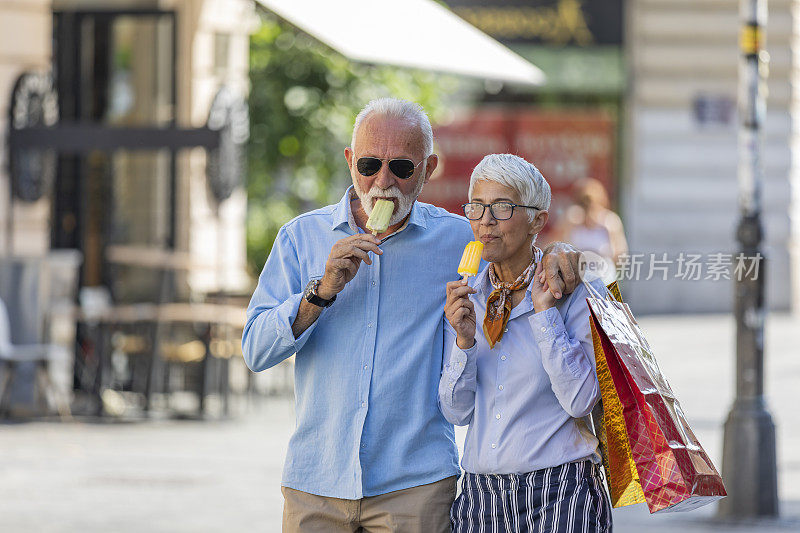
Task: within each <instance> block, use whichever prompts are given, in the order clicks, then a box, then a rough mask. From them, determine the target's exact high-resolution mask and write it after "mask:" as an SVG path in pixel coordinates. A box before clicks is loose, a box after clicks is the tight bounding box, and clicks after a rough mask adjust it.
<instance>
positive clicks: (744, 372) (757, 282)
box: [719, 0, 778, 517]
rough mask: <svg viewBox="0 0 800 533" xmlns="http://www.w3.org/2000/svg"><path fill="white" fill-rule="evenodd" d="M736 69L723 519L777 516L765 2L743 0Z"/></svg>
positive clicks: (764, 0) (723, 465) (723, 462)
mask: <svg viewBox="0 0 800 533" xmlns="http://www.w3.org/2000/svg"><path fill="white" fill-rule="evenodd" d="M740 14H741V18H742V23H743V26H742V33H741V43H740V44H741V50H742V58H741V62H740V64H739V112H740V116H741V129H740V133H739V172H738V174H739V207H740V211H741V218H740V220H739V226H738V228H737V231H736V238H737V240H738V241H739V251H740V253H741V254H742V255H743V257H744V259H745V261H746V263H747V264H749V265H753V267H754V268H753V271H755V273H754V274H753V273H751V274H750V275H742V273H741V272H740V273H739V275H737V276H736V281H735V287H736V292H735V315H736V399H735V400H734V403H733V407H732V408H731V411H730V413H729V415H728V419H727V420H726V422H725V433H724V446H723V458H722V474H723V478H724V480H725V486H726V488H727V491H728V497H727V498H725V499H723V500H722V501H721V502H720V506H719V514H720V516H723V517H757V516H777V514H778V475H777V467H776V458H775V425H774V424H773V422H772V416H771V415H770V414H769V412H768V411H767V406H766V401H765V399H764V318H765V307H764V275H765V267H766V265H765V261H764V259H763V254H762V250H761V242H762V239H763V229H762V225H761V187H762V182H763V169H762V166H761V140H762V139H761V128H762V123H763V119H764V115H765V109H766V98H765V91H764V89H765V87H764V86H765V84H766V76H767V63H768V61H769V56H768V55H767V53H766V51H764V48H763V47H764V37H765V31H764V30H765V24H766V21H767V1H766V0H740Z"/></svg>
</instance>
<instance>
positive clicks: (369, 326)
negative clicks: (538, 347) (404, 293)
mask: <svg viewBox="0 0 800 533" xmlns="http://www.w3.org/2000/svg"><path fill="white" fill-rule="evenodd" d="M367 327H368V328H371V327H372V322H370V323H369V324H367ZM542 329H544V328H542Z"/></svg>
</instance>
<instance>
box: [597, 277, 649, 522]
mask: <svg viewBox="0 0 800 533" xmlns="http://www.w3.org/2000/svg"><path fill="white" fill-rule="evenodd" d="M608 291H609V292H610V293H611V295H612V296H613V297H614V298H615V299H616V300H617V301H618V302H621V301H622V295H621V294H620V291H619V286H618V285H617V282H616V281H614V282H612V283H611V284H610V285H608ZM591 326H592V343H593V344H594V357H595V361H596V363H597V379H598V381H599V383H600V394H601V400H600V401H599V402H597V405H596V406H595V408H594V410H593V411H592V422H593V424H594V431H595V435H597V439H598V440H599V441H600V452H601V456H602V459H603V467H604V468H605V471H606V485H607V486H608V493H609V495H610V496H611V505H612V506H613V507H624V506H626V505H633V504H636V503H644V501H645V498H644V491H643V490H642V486H641V483H640V481H639V474H638V472H637V471H636V463H635V462H634V460H633V455H632V453H631V447H630V444H629V442H628V432H627V430H626V429H625V419H624V418H623V415H622V403H621V402H620V399H619V396H618V395H617V391H616V389H615V388H614V381H613V380H612V378H611V372H610V371H609V370H608V363H607V362H606V358H605V355H604V354H603V348H602V345H601V342H600V336H599V335H598V333H597V329H596V328H595V325H594V321H592V324H591Z"/></svg>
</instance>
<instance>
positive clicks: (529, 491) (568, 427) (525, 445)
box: [439, 154, 611, 533]
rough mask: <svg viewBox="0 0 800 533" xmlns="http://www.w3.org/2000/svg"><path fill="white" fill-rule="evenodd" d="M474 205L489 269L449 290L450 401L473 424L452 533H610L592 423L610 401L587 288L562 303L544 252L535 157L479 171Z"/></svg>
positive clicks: (449, 408) (456, 418)
mask: <svg viewBox="0 0 800 533" xmlns="http://www.w3.org/2000/svg"><path fill="white" fill-rule="evenodd" d="M469 199H470V201H469V203H467V204H464V214H465V215H466V217H467V218H468V219H469V220H470V223H471V224H472V231H473V232H474V234H475V239H476V240H480V241H481V242H483V244H484V249H483V259H484V260H485V261H487V262H488V263H489V264H488V265H487V266H486V268H484V269H483V270H482V271H481V272H480V273H479V274H478V275H477V276H475V277H474V278H472V279H471V280H470V281H469V283H467V282H464V281H454V282H451V283H448V284H447V302H446V304H445V315H446V316H447V320H448V321H449V322H450V325H451V326H452V329H449V328H448V337H449V339H448V342H449V343H450V344H451V345H452V347H451V348H449V349H448V348H447V347H446V348H445V362H444V363H445V367H444V370H443V372H442V377H441V382H440V384H439V404H440V406H441V409H442V412H443V413H444V416H445V417H446V418H447V419H448V420H449V421H450V422H452V423H453V424H456V425H465V424H469V429H468V430H467V438H466V443H465V447H464V457H463V460H462V463H461V466H462V468H463V469H464V471H465V472H464V475H463V477H462V491H461V494H460V495H459V496H458V498H457V499H456V501H455V502H454V503H453V507H452V509H451V511H450V517H451V521H452V524H453V531H455V532H461V531H507V532H523V531H530V532H534V531H536V532H570V533H571V532H573V531H592V532H595V531H599V532H606V531H611V513H610V504H609V502H608V498H607V496H606V493H605V491H604V489H603V483H602V478H601V475H600V456H599V452H598V448H597V446H598V441H597V439H596V438H595V436H594V434H593V433H592V431H591V430H590V429H589V428H590V424H589V423H588V421H587V419H586V417H587V415H589V413H590V412H591V411H592V407H593V406H594V405H595V403H596V402H597V400H598V399H599V397H600V391H599V385H598V382H597V374H596V372H595V367H594V356H593V349H592V340H591V331H590V326H589V310H588V306H587V304H586V297H587V295H588V291H587V290H586V288H585V287H584V286H582V285H581V286H579V287H578V288H577V289H576V290H575V292H573V293H572V294H571V295H568V296H565V297H563V298H562V299H560V300H558V301H557V300H556V299H555V298H554V297H553V296H552V295H551V294H550V292H549V291H548V290H547V289H546V287H545V285H544V284H543V281H544V280H543V276H542V267H541V264H540V262H539V261H540V259H541V251H540V250H539V249H538V248H536V247H535V246H534V245H533V244H534V242H535V240H536V235H537V234H538V233H539V231H541V229H542V228H543V227H544V225H545V224H546V223H547V217H548V214H547V209H548V208H549V207H550V186H549V185H548V184H547V182H546V181H545V179H544V178H543V177H542V175H541V173H540V172H539V171H538V170H537V169H536V167H535V166H533V165H532V164H530V163H528V162H527V161H525V160H524V159H522V158H520V157H517V156H514V155H510V154H492V155H488V156H486V157H485V158H483V161H481V162H480V163H479V164H478V166H476V167H475V170H474V171H473V172H472V177H471V179H470V185H469ZM592 283H593V287H595V288H596V289H598V291H600V290H605V289H604V287H603V286H602V283H601V282H599V281H594V282H592ZM477 324H480V325H481V327H480V328H477V327H476V325H477ZM476 330H477V331H478V333H477V334H476Z"/></svg>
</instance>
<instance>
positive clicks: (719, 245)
mask: <svg viewBox="0 0 800 533" xmlns="http://www.w3.org/2000/svg"><path fill="white" fill-rule="evenodd" d="M799 4H800V3H798V2H797V1H794V0H772V1H770V2H769V21H768V25H767V51H768V53H769V55H770V63H769V80H768V99H767V115H766V120H765V124H764V135H763V151H762V163H763V168H764V190H763V200H762V204H763V210H764V213H763V218H762V220H763V223H764V229H765V232H766V233H765V242H764V251H765V255H766V257H767V273H766V274H767V278H766V285H767V294H766V297H767V305H768V306H769V307H770V308H771V309H781V310H786V309H790V308H792V307H794V309H798V308H799V307H800V301H799V299H800V290H799V289H798V282H799V281H800V280H798V278H799V277H800V257H798V243H800V231H799V230H800V218H799V217H798V215H800V201H798V192H797V191H798V185H800V183H799V182H798V158H800V151H798V144H797V133H798V125H797V123H798V118H800V117H799V116H798V113H797V110H798V107H797V102H798V100H797V98H798V94H797V82H798V55H797V50H796V48H797V47H796V44H797V39H798V30H797V28H798V11H797V8H798V6H799ZM627 6H628V7H627V33H626V39H627V42H628V45H627V47H626V48H627V54H628V62H627V64H628V68H629V73H628V80H629V81H628V94H627V97H626V101H627V104H626V105H627V112H626V115H627V119H626V133H625V139H624V142H625V150H624V158H625V160H624V162H623V163H624V168H625V171H624V172H623V174H622V185H621V188H622V189H623V190H624V194H623V196H622V211H623V216H624V220H625V223H626V229H627V231H628V236H629V240H630V245H631V249H632V250H636V251H640V252H646V253H651V252H652V253H656V255H657V256H658V257H661V256H662V254H663V253H667V254H668V256H669V257H670V258H672V259H675V258H677V257H678V256H679V254H680V253H681V252H693V253H695V254H701V255H702V256H703V257H705V258H708V257H711V256H713V254H718V253H723V254H730V253H733V254H735V253H737V251H736V246H737V245H736V242H735V227H736V223H737V220H738V203H737V198H738V182H737V164H738V143H737V132H738V125H739V118H738V116H737V110H736V106H737V104H736V102H737V91H738V70H737V68H738V64H739V52H738V36H739V30H740V24H741V20H740V17H739V2H734V1H717V0H633V1H629V2H628V3H627ZM723 259H727V258H723ZM673 272H674V270H673ZM707 275H708V274H707V273H705V272H704V273H703V278H705V277H706V276H707ZM644 277H646V276H644ZM660 278H661V276H660V275H656V276H654V278H653V279H651V280H649V281H647V280H640V281H638V282H633V283H630V284H629V285H630V288H631V291H630V295H631V298H632V299H634V300H635V303H636V307H635V309H642V310H647V311H654V312H680V311H727V310H729V309H731V308H732V304H733V288H732V286H731V282H725V281H724V280H718V281H715V280H714V279H713V276H712V279H702V280H700V281H683V280H679V279H674V278H673V279H669V280H668V281H667V282H664V281H662V280H661V279H660Z"/></svg>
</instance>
